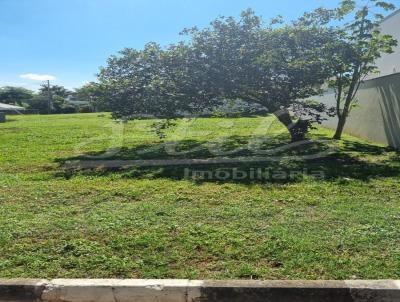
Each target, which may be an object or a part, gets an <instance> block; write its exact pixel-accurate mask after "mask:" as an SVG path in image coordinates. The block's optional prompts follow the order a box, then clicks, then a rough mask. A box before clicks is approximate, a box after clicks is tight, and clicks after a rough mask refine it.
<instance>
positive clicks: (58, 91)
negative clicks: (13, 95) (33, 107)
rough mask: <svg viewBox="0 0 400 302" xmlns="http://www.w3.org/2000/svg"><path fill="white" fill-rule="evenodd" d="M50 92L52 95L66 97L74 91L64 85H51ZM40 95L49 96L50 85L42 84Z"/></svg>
mask: <svg viewBox="0 0 400 302" xmlns="http://www.w3.org/2000/svg"><path fill="white" fill-rule="evenodd" d="M50 92H51V95H52V96H55V95H57V96H60V97H62V98H66V97H68V95H70V94H71V93H72V92H71V91H69V90H68V89H67V88H65V87H64V86H60V85H50ZM38 93H39V94H40V95H43V96H47V95H48V87H47V85H46V84H42V85H41V86H40V88H39V92H38Z"/></svg>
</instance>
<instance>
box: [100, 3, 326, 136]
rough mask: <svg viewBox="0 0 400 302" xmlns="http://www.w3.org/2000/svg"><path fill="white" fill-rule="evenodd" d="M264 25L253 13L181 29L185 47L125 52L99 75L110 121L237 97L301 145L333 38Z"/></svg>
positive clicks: (301, 27) (299, 26) (317, 113)
mask: <svg viewBox="0 0 400 302" xmlns="http://www.w3.org/2000/svg"><path fill="white" fill-rule="evenodd" d="M276 26H277V25H275V24H271V25H267V26H264V25H263V21H262V19H261V18H260V17H258V16H256V15H255V14H254V13H253V12H252V11H251V10H248V11H245V12H243V13H242V15H241V18H240V19H239V20H236V19H235V18H232V17H228V18H218V19H216V20H215V21H213V22H212V23H211V25H210V27H208V28H205V29H202V30H199V29H197V28H191V29H186V30H184V31H183V34H186V35H188V36H189V38H188V41H189V42H188V43H183V42H182V43H179V44H176V45H171V46H169V47H168V48H162V47H160V46H159V45H157V44H155V43H149V44H147V45H146V46H145V48H144V49H143V50H142V51H138V50H134V49H124V50H123V51H122V52H120V55H119V56H113V57H111V58H110V59H109V60H108V65H107V66H106V67H105V68H103V69H102V70H101V72H100V74H99V80H100V84H101V85H102V86H103V87H105V89H104V91H105V92H106V93H107V99H109V100H110V103H111V107H112V109H113V113H114V116H116V117H129V116H133V115H138V114H139V115H143V114H148V115H155V116H160V117H167V118H168V117H176V116H178V114H179V113H180V112H190V113H199V112H200V111H201V110H203V109H206V108H207V109H210V108H212V107H215V106H216V105H218V104H219V103H220V102H221V101H223V100H225V99H228V100H235V99H241V100H244V101H247V102H250V103H257V104H260V105H262V106H264V107H266V108H268V110H269V111H270V112H272V113H274V114H275V115H276V116H277V117H278V119H279V120H280V121H281V122H282V123H283V124H284V125H285V126H286V127H287V129H288V130H289V132H290V134H291V137H292V140H293V141H297V140H302V139H304V137H305V133H306V132H307V130H308V128H309V127H310V126H311V124H312V123H313V122H320V120H321V112H322V111H326V108H325V107H324V106H323V105H321V104H316V103H314V102H311V101H305V99H308V98H310V97H311V96H314V95H317V94H320V93H321V89H320V86H321V84H323V82H324V80H326V79H327V77H328V76H329V74H328V72H329V69H328V68H326V64H325V59H326V57H325V54H326V52H325V49H324V47H325V45H326V44H327V43H328V42H329V41H331V39H332V32H331V31H330V30H329V29H327V28H323V29H321V28H319V26H317V25H316V24H305V23H302V22H295V23H291V24H286V25H282V24H281V25H279V26H278V27H276Z"/></svg>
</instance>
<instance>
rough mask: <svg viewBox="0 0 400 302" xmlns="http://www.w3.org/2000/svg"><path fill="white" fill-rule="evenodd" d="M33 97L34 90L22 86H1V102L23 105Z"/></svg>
mask: <svg viewBox="0 0 400 302" xmlns="http://www.w3.org/2000/svg"><path fill="white" fill-rule="evenodd" d="M32 97H33V91H31V90H29V89H25V88H22V87H12V86H5V87H0V103H5V104H12V105H19V106H22V105H23V104H24V103H27V102H28V101H29V100H31V99H32Z"/></svg>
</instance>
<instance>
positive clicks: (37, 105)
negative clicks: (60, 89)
mask: <svg viewBox="0 0 400 302" xmlns="http://www.w3.org/2000/svg"><path fill="white" fill-rule="evenodd" d="M27 104H28V109H32V110H37V111H38V112H39V113H40V114H45V113H48V107H49V100H48V98H47V96H43V95H41V94H35V95H34V96H33V97H32V98H31V99H30V100H29V101H28V102H27Z"/></svg>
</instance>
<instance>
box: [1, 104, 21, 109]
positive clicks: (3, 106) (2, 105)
mask: <svg viewBox="0 0 400 302" xmlns="http://www.w3.org/2000/svg"><path fill="white" fill-rule="evenodd" d="M18 110H25V108H24V107H20V106H14V105H9V104H3V103H0V111H18Z"/></svg>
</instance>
